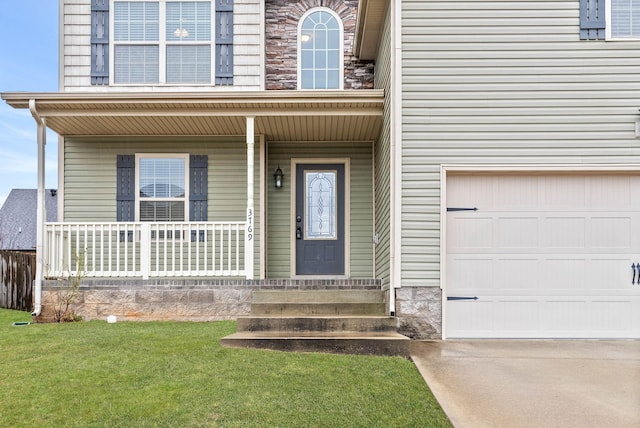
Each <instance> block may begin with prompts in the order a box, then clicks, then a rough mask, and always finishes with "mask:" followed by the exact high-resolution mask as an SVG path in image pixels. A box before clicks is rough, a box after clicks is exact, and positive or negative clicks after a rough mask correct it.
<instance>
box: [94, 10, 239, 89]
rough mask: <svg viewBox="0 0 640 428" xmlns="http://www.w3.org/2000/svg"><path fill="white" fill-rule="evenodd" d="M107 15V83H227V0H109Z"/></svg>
mask: <svg viewBox="0 0 640 428" xmlns="http://www.w3.org/2000/svg"><path fill="white" fill-rule="evenodd" d="M102 13H104V12H102ZM111 16H112V18H111V25H112V28H113V30H112V31H111V43H110V54H109V56H110V57H111V58H112V60H111V61H110V62H111V64H110V67H111V72H110V73H109V74H110V75H111V83H113V84H118V85H120V84H133V85H135V84H143V85H148V84H196V85H202V84H213V83H215V84H221V85H230V84H233V1H232V0H215V1H212V0H191V1H177V0H137V1H125V0H112V13H111ZM214 17H215V21H217V22H214ZM94 21H96V22H97V23H98V24H101V23H100V22H99V21H97V20H96V19H95V17H94ZM94 45H95V46H92V49H93V50H96V52H95V53H92V55H94V56H96V59H95V61H94V63H95V65H96V68H100V65H101V64H102V63H106V62H107V60H104V59H103V56H101V55H103V54H102V53H101V52H102V51H100V50H97V48H99V47H100V46H99V45H98V44H96V43H94ZM93 65H94V64H93V63H92V66H93ZM100 75H101V76H104V75H106V74H100ZM98 84H100V83H98Z"/></svg>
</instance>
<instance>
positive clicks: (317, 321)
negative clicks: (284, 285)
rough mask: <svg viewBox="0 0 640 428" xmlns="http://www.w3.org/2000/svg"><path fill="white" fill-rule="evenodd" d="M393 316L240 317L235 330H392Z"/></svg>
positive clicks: (297, 332)
mask: <svg viewBox="0 0 640 428" xmlns="http://www.w3.org/2000/svg"><path fill="white" fill-rule="evenodd" d="M397 328H398V326H397V320H396V319H395V318H392V317H388V316H340V317H332V316H324V317H323V316H317V317H280V316H277V317H257V316H253V317H241V318H238V331H239V332H284V333H286V334H295V335H304V334H305V333H306V332H324V333H333V332H359V333H363V332H372V333H376V332H378V333H379V332H396V331H397Z"/></svg>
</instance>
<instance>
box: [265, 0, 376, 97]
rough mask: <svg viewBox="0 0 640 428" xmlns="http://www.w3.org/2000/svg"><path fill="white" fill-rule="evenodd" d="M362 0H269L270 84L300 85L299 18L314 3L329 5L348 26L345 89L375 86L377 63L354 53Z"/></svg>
mask: <svg viewBox="0 0 640 428" xmlns="http://www.w3.org/2000/svg"><path fill="white" fill-rule="evenodd" d="M357 6H358V0H300V1H289V0H266V15H265V16H266V22H265V32H266V39H267V40H266V88H267V89H271V90H277V89H297V78H298V68H297V56H298V41H297V36H296V35H297V33H298V22H299V21H300V18H301V17H302V15H303V14H304V13H305V12H306V11H308V10H309V9H313V8H314V7H327V8H329V9H331V10H333V11H334V12H336V13H337V14H338V15H339V16H340V18H342V24H343V26H344V89H372V88H373V71H374V64H373V62H372V61H360V60H358V58H357V57H355V56H354V55H353V39H354V35H355V28H356V17H357V12H358V8H357Z"/></svg>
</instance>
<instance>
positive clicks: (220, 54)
mask: <svg viewBox="0 0 640 428" xmlns="http://www.w3.org/2000/svg"><path fill="white" fill-rule="evenodd" d="M215 28H216V85H233V0H216V23H215Z"/></svg>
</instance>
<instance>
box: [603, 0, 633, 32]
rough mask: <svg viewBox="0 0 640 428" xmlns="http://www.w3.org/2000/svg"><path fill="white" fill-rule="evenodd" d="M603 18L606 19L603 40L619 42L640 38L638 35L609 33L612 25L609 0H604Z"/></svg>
mask: <svg viewBox="0 0 640 428" xmlns="http://www.w3.org/2000/svg"><path fill="white" fill-rule="evenodd" d="M605 20H606V24H605V25H606V27H605V29H604V31H605V40H611V41H621V42H625V41H630V42H633V41H638V40H640V37H613V36H612V35H611V28H612V26H613V24H612V22H611V0H605Z"/></svg>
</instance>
